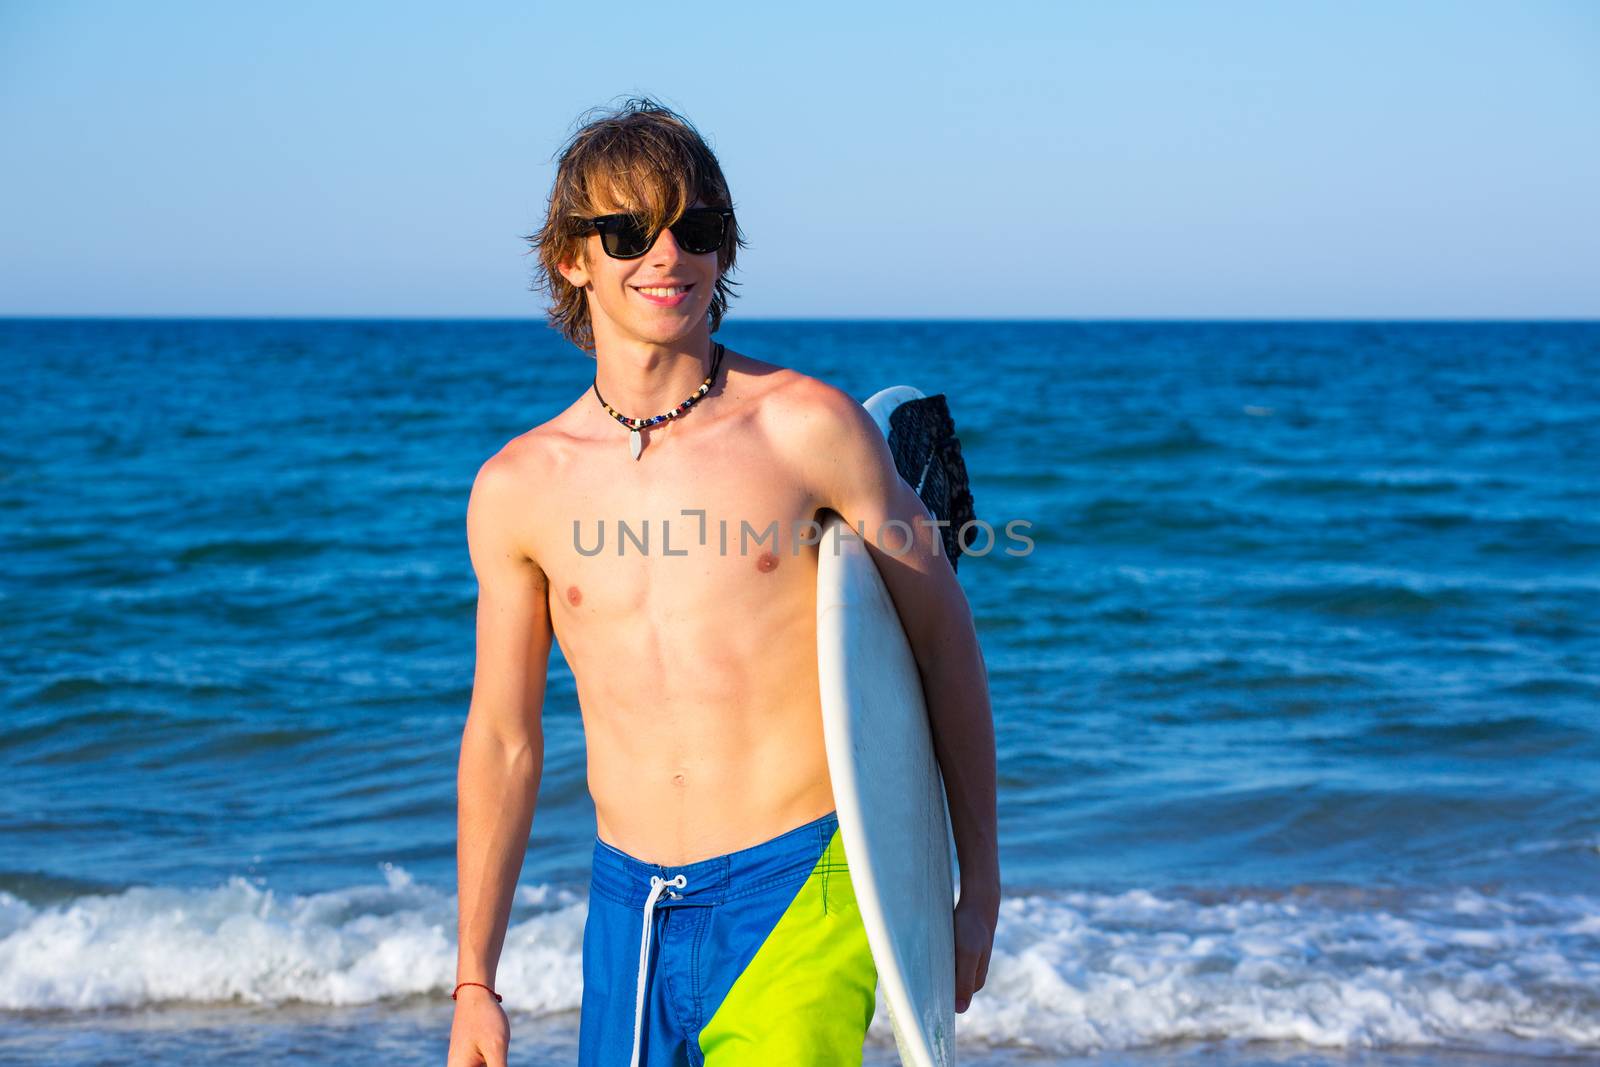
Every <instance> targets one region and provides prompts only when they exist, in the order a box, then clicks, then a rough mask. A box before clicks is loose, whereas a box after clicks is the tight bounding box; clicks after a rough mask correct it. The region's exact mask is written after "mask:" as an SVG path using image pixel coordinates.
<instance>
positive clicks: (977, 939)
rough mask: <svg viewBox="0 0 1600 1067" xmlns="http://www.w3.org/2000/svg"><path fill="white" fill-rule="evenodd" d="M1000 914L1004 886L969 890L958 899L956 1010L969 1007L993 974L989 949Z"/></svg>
mask: <svg viewBox="0 0 1600 1067" xmlns="http://www.w3.org/2000/svg"><path fill="white" fill-rule="evenodd" d="M999 914H1000V890H999V887H998V886H996V887H995V889H994V891H993V892H982V893H971V894H968V893H965V892H963V893H962V894H961V899H960V900H959V901H957V902H956V912H955V934H956V1011H966V1010H967V1007H968V1006H969V1005H970V1004H971V1003H972V995H973V994H974V993H976V992H977V991H978V990H980V989H982V988H983V980H984V979H985V978H987V977H988V976H989V952H990V950H991V949H992V948H993V947H994V928H995V923H996V922H997V920H998V918H999Z"/></svg>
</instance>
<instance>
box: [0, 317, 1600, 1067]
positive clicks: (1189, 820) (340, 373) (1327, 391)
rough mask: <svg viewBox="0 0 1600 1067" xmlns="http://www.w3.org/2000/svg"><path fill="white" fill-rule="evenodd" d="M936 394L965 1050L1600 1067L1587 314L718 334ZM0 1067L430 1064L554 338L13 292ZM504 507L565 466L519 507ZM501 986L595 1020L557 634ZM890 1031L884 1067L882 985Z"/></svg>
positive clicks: (564, 1036) (440, 1041) (551, 1028)
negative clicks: (973, 674) (485, 609)
mask: <svg viewBox="0 0 1600 1067" xmlns="http://www.w3.org/2000/svg"><path fill="white" fill-rule="evenodd" d="M718 337H719V338H720V339H721V340H723V341H724V342H725V343H727V344H728V345H730V346H731V347H733V348H736V349H737V350H739V351H742V352H745V353H747V354H749V355H752V356H755V357H757V358H761V359H766V360H770V361H773V362H777V363H782V364H786V365H789V366H794V367H796V368H798V369H800V370H803V371H805V372H807V373H810V374H814V375H817V376H820V377H822V378H824V379H826V380H828V381H830V382H833V383H834V384H836V385H838V386H840V387H841V388H844V389H845V390H847V391H849V392H850V393H852V394H853V395H855V396H856V397H857V398H859V399H865V398H866V397H867V396H868V395H870V394H871V393H872V392H875V391H876V390H877V389H879V388H881V387H883V386H886V385H891V384H896V383H901V382H909V383H912V384H915V385H917V386H919V387H921V388H922V389H923V390H924V391H926V392H930V393H933V392H941V393H944V394H945V395H946V396H947V398H948V401H949V407H950V410H951V413H952V414H953V416H954V418H955V423H956V428H957V431H958V432H959V434H960V436H961V440H962V446H963V452H964V454H965V457H966V461H967V465H968V469H969V471H970V473H971V477H972V492H973V497H974V501H975V505H976V509H977V514H978V516H979V517H980V518H983V519H985V520H986V521H988V522H989V523H991V524H993V525H994V526H995V527H996V528H997V529H998V528H1000V527H1002V526H1003V524H1004V523H1006V522H1007V521H1010V520H1013V519H1018V520H1025V521H1026V522H1028V523H1029V524H1031V526H1030V528H1029V529H1028V530H1027V533H1028V536H1029V537H1031V538H1032V541H1033V545H1034V548H1033V550H1032V552H1031V553H1029V554H1026V555H1023V556H1010V555H1007V554H1005V553H1003V552H1000V551H995V552H991V553H989V554H988V555H985V556H982V557H972V558H969V559H966V560H963V562H962V564H961V567H960V572H959V578H960V581H961V584H962V586H963V587H964V588H965V590H966V592H967V595H968V597H969V598H970V600H971V602H972V605H973V609H974V614H975V618H976V621H977V626H978V631H979V635H980V638H981V641H982V645H983V649H984V653H985V657H986V661H987V664H988V668H989V677H990V683H991V686H992V695H993V704H994V713H995V721H996V733H997V742H998V751H999V772H1000V780H999V788H1000V793H999V803H1000V835H1001V869H1002V880H1003V885H1004V889H1005V893H1006V897H1005V900H1004V903H1003V905H1002V908H1001V913H1000V924H999V929H998V932H997V936H996V941H995V949H994V955H993V960H992V963H991V967H990V971H989V977H988V983H987V985H986V986H985V987H984V989H983V990H982V991H981V992H980V993H979V994H978V996H977V997H976V998H975V1000H974V1002H973V1004H972V1007H971V1009H970V1010H969V1011H968V1012H966V1013H965V1014H963V1015H959V1016H957V1026H956V1034H957V1040H958V1047H959V1050H960V1062H961V1063H963V1064H969V1065H1002V1064H1005V1065H1015V1064H1087V1063H1094V1064H1096V1065H1099V1067H1112V1065H1136V1064H1139V1065H1142V1064H1157V1063H1159V1064H1177V1063H1184V1064H1187V1063H1201V1062H1204V1063H1207V1064H1296V1065H1324V1064H1327V1065H1332V1064H1356V1063H1359V1064H1379V1063H1381V1064H1403V1065H1426V1064H1457V1063H1459V1064H1469V1063H1470V1064H1484V1065H1488V1064H1495V1065H1498V1064H1520V1063H1534V1062H1540V1063H1554V1062H1563V1061H1564V1062H1574V1061H1586V1062H1595V1061H1600V461H1597V457H1600V384H1597V382H1600V324H1597V323H1459V324H1449V323H1388V322H1370V323H1363V322H1336V323H1314V322H1292V323H1248V322H1238V323H1224V322H1206V323H1173V322H1161V323H1138V322H1015V323H995V322H972V323H962V322H928V321H923V322H883V321H873V322H826V321H806V322H775V321H759V322H740V321H738V320H737V316H735V317H734V318H732V319H730V321H729V322H728V323H727V324H726V325H725V326H724V328H723V329H722V330H721V331H720V332H719V334H718ZM0 367H3V374H0V401H3V405H4V410H5V412H6V416H5V433H4V435H3V436H0V517H3V526H0V540H3V555H0V561H3V562H0V662H3V664H4V668H3V674H0V698H3V717H0V769H3V774H0V1062H4V1063H8V1064H9V1063H16V1064H37V1065H44V1064H49V1065H51V1067H86V1065H91V1064H92V1065H108V1064H141V1065H142V1064H155V1063H162V1064H166V1063H172V1064H177V1063H184V1064H223V1063H228V1064H235V1063H242V1064H251V1065H289V1064H294V1065H297V1067H324V1065H326V1067H332V1065H335V1064H339V1065H343V1064H363V1065H366V1064H382V1065H401V1067H404V1065H413V1064H417V1065H421V1064H428V1065H433V1067H438V1065H441V1064H443V1063H444V1057H445V1049H446V1045H447V1042H448V1036H449V1027H450V1018H451V1009H452V1007H453V1005H452V1003H451V1001H450V1000H449V999H448V993H449V991H450V988H451V985H452V982H453V977H454V964H455V919H456V909H455V899H454V891H455V773H456V758H457V754H458V745H459V741H460V735H461V729H462V726H463V723H464V721H465V716H466V712H467V706H468V700H469V697H470V694H471V682H472V668H473V652H474V633H473V613H474V606H475V598H476V589H477V587H476V582H475V579H474V576H473V573H472V569H471V566H470V563H469V560H468V555H467V547H466V536H465V507H466V501H467V495H468V490H469V488H470V486H471V484H472V480H473V477H474V475H475V473H476V471H477V469H478V466H479V465H480V464H481V463H482V462H483V461H484V460H485V459H486V458H487V457H488V456H490V455H491V454H493V453H494V452H495V451H496V450H497V449H498V448H499V447H500V445H501V444H503V443H504V442H505V441H506V440H508V439H509V438H511V437H512V436H515V435H516V434H518V433H521V432H522V431H524V430H526V429H528V428H529V427H531V426H533V425H535V424H537V423H539V422H542V421H544V420H545V419H546V418H549V417H550V416H551V415H553V414H555V413H556V412H557V411H559V410H560V409H561V408H562V407H564V406H565V405H566V404H568V403H569V402H570V401H571V400H572V399H573V398H574V397H575V396H576V395H577V394H579V393H580V392H581V391H582V390H584V389H586V388H587V387H588V385H589V382H590V379H591V375H592V373H593V363H592V361H591V360H590V359H589V358H588V357H587V356H586V355H585V354H583V353H582V352H580V351H578V350H577V349H575V348H573V347H571V346H570V345H568V344H566V343H565V342H564V341H562V340H561V339H560V338H559V337H558V336H557V335H556V334H554V333H553V332H552V331H550V330H549V329H548V328H546V327H545V326H544V325H543V323H542V322H538V321H533V320H529V321H495V322H467V321H445V322H428V321H411V320H408V321H347V320H342V321H288V320H270V321H231V320H201V321H175V320H172V321H169V320H135V321H111V320H63V321H45V320H12V321H6V322H0ZM528 506H529V507H537V506H538V502H537V501H532V500H530V501H529V502H528ZM545 733H546V740H547V756H546V767H545V773H544V778H543V783H542V788H541V792H540V795H539V802H538V810H537V814H536V817H535V820H534V826H533V832H532V838H531V840H530V843H529V847H528V854H527V861H526V863H525V865H524V867H523V871H522V879H521V882H520V886H519V889H518V896H517V903H516V907H515V910H514V913H513V916H512V923H511V928H510V931H509V933H508V935H507V939H506V947H505V951H504V954H503V957H502V961H501V965H500V969H499V974H498V984H497V988H498V989H499V990H500V991H501V992H502V994H503V995H504V996H505V1007H506V1008H507V1009H508V1011H509V1013H510V1016H511V1023H512V1054H511V1062H512V1063H513V1064H523V1065H528V1064H552V1063H564V1062H571V1061H572V1059H573V1057H574V1054H575V1049H576V1042H577V1023H578V1006H579V1000H580V996H581V985H582V976H581V972H580V968H579V963H580V957H579V952H580V945H581V937H582V930H583V922H584V917H585V914H586V900H587V885H588V862H589V849H590V847H591V846H592V841H593V834H594V814H593V809H592V807H591V804H590V800H589V796H588V793H587V791H586V786H585V782H584V739H583V735H582V730H581V724H580V719H579V714H578V707H577V703H576V698H575V690H574V686H573V683H572V677H571V675H570V673H569V672H568V670H567V668H566V665H565V664H564V662H562V660H561V659H560V656H559V653H558V654H557V655H556V656H555V657H554V661H553V664H552V668H551V682H550V687H549V696H548V704H547V707H546V711H545ZM869 1037H870V1040H869V1045H868V1048H867V1051H866V1062H867V1063H869V1064H877V1065H887V1064H892V1063H895V1062H897V1060H896V1057H895V1052H894V1045H893V1038H892V1035H891V1032H890V1029H889V1026H888V1018H887V1014H886V1011H885V1009H884V1008H883V1006H882V1003H881V1000H880V1008H879V1012H878V1014H877V1016H876V1018H875V1019H874V1022H873V1028H872V1032H871V1034H870V1035H869Z"/></svg>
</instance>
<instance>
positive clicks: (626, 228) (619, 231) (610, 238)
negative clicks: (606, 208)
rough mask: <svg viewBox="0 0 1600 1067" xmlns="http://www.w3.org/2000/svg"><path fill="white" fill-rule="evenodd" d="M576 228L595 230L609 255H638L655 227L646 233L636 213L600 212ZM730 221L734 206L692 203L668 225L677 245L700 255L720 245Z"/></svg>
mask: <svg viewBox="0 0 1600 1067" xmlns="http://www.w3.org/2000/svg"><path fill="white" fill-rule="evenodd" d="M579 222H580V223H581V224H582V226H583V229H582V230H580V231H579V232H581V233H589V232H591V231H598V232H599V234H600V247H601V248H604V249H605V250H606V255H608V256H610V257H611V258H612V259H638V258H639V257H640V256H642V255H644V254H645V253H646V252H648V251H650V249H651V248H653V247H655V243H656V238H657V237H659V236H661V232H660V231H659V230H658V231H656V232H655V233H647V232H646V231H645V228H644V220H643V219H641V218H640V217H639V216H637V215H626V214H624V215H601V216H600V217H599V218H593V219H580V220H579ZM731 222H733V209H732V208H729V207H692V208H690V209H689V210H688V211H685V212H684V213H683V217H682V218H680V219H678V221H677V222H674V223H673V224H672V225H671V226H668V227H667V229H669V230H671V231H672V239H673V240H675V241H677V242H678V247H679V248H681V249H683V250H684V251H685V252H689V253H691V254H693V255H697V256H703V255H705V254H706V253H708V252H715V251H716V250H717V249H719V248H721V247H722V242H723V241H724V240H725V239H726V238H727V236H728V224H729V223H731Z"/></svg>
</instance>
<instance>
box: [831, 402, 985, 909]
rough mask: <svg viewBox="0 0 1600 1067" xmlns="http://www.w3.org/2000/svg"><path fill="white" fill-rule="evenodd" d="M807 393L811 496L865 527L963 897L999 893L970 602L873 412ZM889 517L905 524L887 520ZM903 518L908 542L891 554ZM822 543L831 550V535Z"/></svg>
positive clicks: (979, 660)
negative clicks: (904, 652) (937, 781)
mask: <svg viewBox="0 0 1600 1067" xmlns="http://www.w3.org/2000/svg"><path fill="white" fill-rule="evenodd" d="M808 392H809V393H810V396H809V397H808V398H807V401H808V404H807V406H808V408H810V410H811V415H810V417H808V418H807V419H806V420H805V424H804V429H803V430H802V431H801V436H802V437H803V438H804V439H805V442H806V445H807V449H806V451H807V453H808V457H807V459H806V460H805V462H806V465H807V472H808V474H810V475H811V477H812V479H813V489H814V491H815V493H816V499H817V500H819V501H820V502H821V504H822V505H823V506H825V507H828V508H831V509H832V510H833V511H836V512H838V513H839V515H840V516H841V517H842V518H843V519H844V521H845V522H847V523H849V524H850V525H851V526H852V527H854V528H855V529H856V530H857V531H858V533H859V532H860V531H861V530H862V529H863V528H864V529H865V533H866V544H867V546H868V550H869V552H870V553H871V555H872V559H873V562H874V563H876V564H877V565H878V573H879V574H881V575H882V576H883V584H884V585H885V586H886V587H887V588H888V590H889V595H890V597H891V598H892V599H893V600H894V604H895V609H896V612H897V614H899V616H900V621H901V625H902V626H904V628H905V631H906V637H907V639H908V641H909V642H910V645H911V650H912V652H913V653H914V654H915V656H916V660H917V668H918V673H920V674H921V676H922V688H923V693H924V695H925V696H926V698H927V703H928V718H929V720H930V724H931V726H932V731H933V742H934V753H935V755H936V756H937V757H938V760H939V770H940V773H941V775H942V776H943V778H944V785H945V793H946V796H947V798H948V800H949V802H950V830H951V833H952V834H953V835H954V836H955V841H956V855H957V858H958V859H959V860H960V863H961V896H962V899H963V900H965V899H966V898H967V897H968V896H969V895H978V896H991V895H992V896H993V897H994V899H995V900H996V902H998V899H999V895H1000V868H999V858H998V849H997V842H996V840H995V838H996V833H997V830H996V813H995V749H994V720H993V717H992V713H991V711H990V708H989V678H988V672H987V670H986V669H985V667H984V664H983V653H982V651H981V650H980V649H979V647H978V636H977V631H976V629H975V628H974V626H973V622H972V609H971V607H970V606H968V604H967V597H966V594H965V593H964V592H962V589H961V585H960V583H958V582H957V581H956V576H955V571H954V569H953V568H952V567H951V566H950V561H949V560H947V559H946V558H945V556H944V550H943V545H942V542H941V540H940V535H939V530H938V528H937V527H935V526H934V525H933V520H932V518H931V517H930V516H929V514H928V510H927V508H925V507H923V505H922V501H921V500H919V499H918V498H917V494H916V493H915V492H914V491H912V489H911V487H910V486H909V485H907V484H906V483H905V480H904V479H903V478H901V477H900V475H899V472H897V471H896V470H895V466H894V457H893V456H892V455H891V454H890V452H889V445H888V442H887V441H885V440H884V439H883V434H882V433H881V432H880V431H879V429H878V426H877V423H875V422H873V421H872V416H871V415H869V414H867V410H866V409H865V408H863V407H862V406H861V405H860V404H859V403H857V402H856V401H855V399H854V398H852V397H851V396H850V395H849V394H848V393H844V392H842V391H840V390H838V389H835V388H834V387H833V386H830V385H826V384H823V383H820V382H817V383H815V384H811V385H810V388H809V390H808ZM893 520H899V522H900V523H904V524H905V526H901V525H899V523H896V524H895V525H893V526H887V525H886V524H888V523H890V522H891V521H893ZM907 527H909V528H910V531H911V533H912V535H913V541H912V544H911V546H910V548H909V549H908V550H907V551H905V552H901V553H900V554H899V555H896V554H895V553H896V552H899V551H900V548H901V546H902V545H903V544H904V543H905V537H904V533H905V530H906V528H907ZM880 531H882V532H881V533H880ZM880 539H881V542H882V544H881V545H880V543H879V542H880ZM818 550H819V551H828V543H827V542H824V543H822V544H821V545H819V546H818Z"/></svg>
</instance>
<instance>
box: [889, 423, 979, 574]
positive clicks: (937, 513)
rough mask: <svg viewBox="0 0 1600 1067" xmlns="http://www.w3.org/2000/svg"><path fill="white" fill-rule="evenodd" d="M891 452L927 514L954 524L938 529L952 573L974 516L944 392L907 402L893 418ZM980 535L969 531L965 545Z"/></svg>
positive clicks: (903, 476)
mask: <svg viewBox="0 0 1600 1067" xmlns="http://www.w3.org/2000/svg"><path fill="white" fill-rule="evenodd" d="M889 451H890V452H891V453H892V454H893V455H894V465H895V467H896V469H898V470H899V471H900V477H901V478H903V479H905V482H906V484H907V485H909V486H911V488H912V489H913V490H915V491H916V494H917V496H918V497H920V498H921V500H922V503H923V504H924V505H926V506H927V508H928V512H929V513H930V514H931V515H932V516H933V517H934V518H935V519H939V520H943V521H946V522H948V523H949V524H950V525H948V526H942V527H940V533H941V534H942V535H943V537H944V554H945V557H946V558H947V559H949V560H950V568H951V569H952V570H954V569H955V567H956V561H957V560H958V559H959V558H960V556H961V552H962V550H963V549H964V548H965V547H966V546H965V545H963V544H962V538H961V528H962V526H963V525H964V524H966V523H967V522H969V521H971V520H972V519H974V518H975V517H976V516H975V515H974V514H973V511H972V488H971V485H970V483H969V482H968V480H967V463H966V460H964V459H963V458H962V457H961V439H960V438H958V437H957V436H956V425H955V422H954V420H952V419H951V418H950V407H949V405H948V404H946V403H945V395H944V394H943V393H935V394H933V395H932V396H926V397H923V398H922V399H920V400H908V401H906V402H905V403H903V404H901V405H900V406H899V407H897V408H895V409H894V410H893V411H891V412H890V413H889ZM977 533H978V532H977V531H976V530H973V529H968V530H967V538H966V540H967V541H968V542H970V541H972V540H974V539H975V538H976V537H977Z"/></svg>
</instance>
